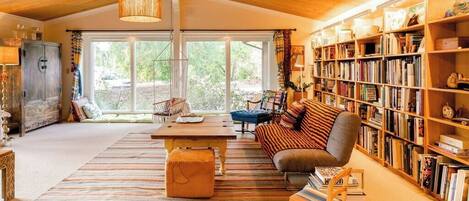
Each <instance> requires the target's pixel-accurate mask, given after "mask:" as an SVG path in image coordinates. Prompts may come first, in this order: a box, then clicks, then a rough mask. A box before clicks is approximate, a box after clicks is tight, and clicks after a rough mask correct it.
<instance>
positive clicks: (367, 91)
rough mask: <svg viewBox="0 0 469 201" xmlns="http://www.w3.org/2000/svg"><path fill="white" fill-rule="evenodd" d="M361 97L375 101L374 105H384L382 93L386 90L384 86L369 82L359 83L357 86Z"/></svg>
mask: <svg viewBox="0 0 469 201" xmlns="http://www.w3.org/2000/svg"><path fill="white" fill-rule="evenodd" d="M357 90H358V94H359V96H360V97H359V98H360V100H362V101H366V102H370V103H373V104H374V105H378V106H383V104H384V99H383V98H381V95H382V94H383V92H384V88H383V87H378V86H376V85H369V84H359V85H358V86H357Z"/></svg>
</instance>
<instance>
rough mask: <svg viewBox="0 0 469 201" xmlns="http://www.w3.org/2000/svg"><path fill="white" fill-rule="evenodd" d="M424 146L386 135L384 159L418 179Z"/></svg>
mask: <svg viewBox="0 0 469 201" xmlns="http://www.w3.org/2000/svg"><path fill="white" fill-rule="evenodd" d="M422 153H423V147H421V146H417V145H413V144H411V143H407V142H405V141H403V140H400V139H397V138H394V137H392V136H390V135H387V136H385V137H384V160H385V161H386V162H387V163H388V164H389V165H391V166H392V167H393V168H394V169H397V170H402V171H404V172H405V173H407V174H408V175H410V176H412V177H414V179H415V180H417V177H418V170H419V167H418V157H419V154H422Z"/></svg>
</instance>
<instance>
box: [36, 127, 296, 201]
mask: <svg viewBox="0 0 469 201" xmlns="http://www.w3.org/2000/svg"><path fill="white" fill-rule="evenodd" d="M84 148H86V147H84ZM164 160H165V151H164V149H163V141H161V140H151V139H150V136H149V134H144V133H135V134H128V135H127V136H125V137H124V138H122V139H121V140H119V141H118V142H116V143H115V144H114V145H112V146H111V147H109V148H108V149H106V150H105V151H104V152H102V153H100V154H98V155H97V156H96V157H95V158H93V159H92V160H91V161H89V162H88V163H86V164H85V165H84V166H82V167H81V168H80V169H79V170H78V171H77V172H75V173H74V174H72V175H71V176H69V177H68V178H66V179H64V180H63V181H62V182H60V183H59V184H57V185H56V186H55V187H53V188H51V189H50V190H49V191H48V192H46V193H44V194H43V195H42V196H40V198H39V199H38V200H183V199H172V198H166V197H165V195H164ZM217 165H218V164H217ZM215 180H216V181H215V196H214V197H212V198H211V199H210V200H227V201H230V200H233V201H235V200H250V201H256V200H272V201H276V200H288V197H289V196H290V195H291V194H293V193H294V192H296V191H297V190H295V189H294V188H293V187H289V188H288V189H289V190H287V189H286V188H285V186H284V182H283V176H282V175H281V174H280V173H279V172H277V171H276V170H275V168H274V166H273V165H272V162H271V160H270V159H269V158H268V157H267V155H265V154H264V152H263V151H262V150H261V149H260V145H259V144H258V143H257V142H254V140H253V138H252V136H250V135H244V136H240V137H238V140H233V141H229V143H228V151H227V173H226V175H225V176H216V178H215Z"/></svg>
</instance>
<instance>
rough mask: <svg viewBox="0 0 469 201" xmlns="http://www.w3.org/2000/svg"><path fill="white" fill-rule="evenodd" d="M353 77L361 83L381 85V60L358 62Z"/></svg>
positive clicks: (382, 76)
mask: <svg viewBox="0 0 469 201" xmlns="http://www.w3.org/2000/svg"><path fill="white" fill-rule="evenodd" d="M355 77H356V78H357V80H358V81H362V82H371V83H383V81H384V71H383V63H382V62H381V60H360V61H359V62H358V66H357V69H356V76H355Z"/></svg>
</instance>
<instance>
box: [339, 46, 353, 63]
mask: <svg viewBox="0 0 469 201" xmlns="http://www.w3.org/2000/svg"><path fill="white" fill-rule="evenodd" d="M337 56H338V58H339V59H350V58H355V44H354V43H349V44H340V45H339V49H338V55H337Z"/></svg>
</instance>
